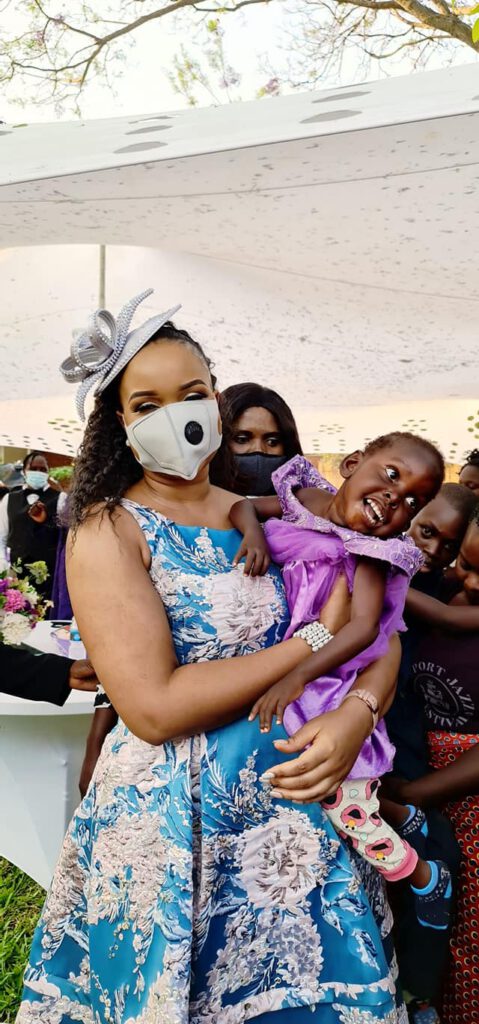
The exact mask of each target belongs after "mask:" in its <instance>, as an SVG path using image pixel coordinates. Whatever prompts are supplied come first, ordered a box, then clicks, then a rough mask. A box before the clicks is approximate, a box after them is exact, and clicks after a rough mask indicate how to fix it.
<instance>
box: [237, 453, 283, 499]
mask: <svg viewBox="0 0 479 1024" xmlns="http://www.w3.org/2000/svg"><path fill="white" fill-rule="evenodd" d="M289 458H290V456H289V455H265V453H264V452H249V453H248V454H247V455H233V460H234V464H235V468H236V471H237V474H238V487H239V488H240V489H241V490H242V491H244V492H245V493H246V494H250V495H251V496H252V497H254V498H263V497H265V496H266V495H268V494H274V493H275V491H274V487H273V484H272V483H271V476H272V474H273V473H274V471H275V470H276V469H279V467H280V466H284V464H285V463H286V462H288V461H289Z"/></svg>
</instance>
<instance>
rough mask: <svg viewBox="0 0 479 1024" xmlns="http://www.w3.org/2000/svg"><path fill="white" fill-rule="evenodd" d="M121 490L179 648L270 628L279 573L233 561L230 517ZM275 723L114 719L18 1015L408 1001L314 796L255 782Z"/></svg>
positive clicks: (162, 1019)
mask: <svg viewBox="0 0 479 1024" xmlns="http://www.w3.org/2000/svg"><path fill="white" fill-rule="evenodd" d="M124 504H125V506H126V507H127V508H128V509H129V511H130V512H131V514H132V515H134V516H135V518H136V520H137V521H138V523H139V525H140V527H141V529H142V531H143V533H144V535H145V537H146V539H147V542H148V544H149V547H150V551H151V556H152V564H151V571H150V573H151V579H152V582H153V584H154V586H155V587H156V589H157V590H158V593H159V594H160V596H161V598H162V600H163V602H164V605H165V608H166V611H167V614H168V618H169V621H170V625H171V630H172V635H173V639H174V642H175V646H176V651H177V655H178V659H179V661H180V662H182V663H186V662H196V661H204V660H208V659H210V658H211V659H217V658H229V657H233V656H234V655H237V654H247V653H250V652H253V651H258V650H261V649H262V648H264V647H267V646H269V645H271V644H274V643H277V642H278V641H279V640H281V637H282V636H283V634H284V631H285V629H286V627H287V623H288V618H287V615H288V613H287V607H286V603H285V598H284V593H283V586H282V582H281V579H280V576H279V574H278V572H277V571H276V570H275V569H272V570H270V572H269V573H268V574H267V575H266V576H265V577H263V578H260V579H251V578H247V577H245V576H244V575H243V572H242V568H241V567H238V568H233V567H232V564H231V563H232V559H233V556H234V554H235V552H236V550H237V548H238V544H239V539H240V538H239V535H238V534H237V533H236V532H235V531H234V530H227V531H221V530H208V529H200V528H196V527H185V526H177V525H175V524H173V523H171V522H170V521H168V520H166V519H165V518H164V517H163V516H161V515H159V514H158V513H154V512H152V511H151V510H148V509H145V508H143V507H141V506H139V505H136V504H134V503H132V502H127V501H126V502H125V503H124ZM119 642H120V638H119ZM225 685H227V683H226V684H225ZM131 686H132V691H133V693H134V688H135V679H134V678H133V679H132V681H131ZM276 732H277V735H280V734H281V735H284V733H283V732H282V730H280V729H277V730H276ZM273 738H274V732H273V733H272V734H270V735H261V734H260V732H259V728H258V725H257V723H253V724H251V723H249V722H248V721H246V720H245V719H242V720H241V721H237V722H235V723H234V724H232V725H229V726H226V727H224V728H222V729H217V730H215V731H213V732H210V733H208V734H207V735H204V734H202V735H199V736H194V737H192V738H189V739H183V740H175V741H170V742H167V743H165V744H164V745H163V746H150V745H149V744H148V743H144V742H143V741H142V740H139V739H137V738H136V737H135V736H133V735H132V733H131V732H129V730H128V729H127V728H126V726H125V725H124V724H123V723H122V722H119V723H118V726H117V727H116V728H115V729H114V731H113V732H112V733H111V734H110V736H109V737H108V738H107V740H106V742H105V745H104V749H103V752H102V755H101V758H100V760H99V762H98V765H97V769H96V771H95V774H94V777H93V781H92V784H91V786H90V789H89V791H88V794H87V796H86V798H85V799H84V800H83V802H82V803H81V805H80V807H79V808H78V811H77V812H76V814H75V816H74V818H73V821H72V823H71V826H70V828H69V831H68V833H67V836H66V839H65V842H64V846H63V850H62V853H61V856H60V860H59V864H58V866H57V869H56V873H55V876H54V879H53V882H52V886H51V890H50V893H49V895H48V897H47V900H46V904H45V907H44V910H43V914H42V917H41V920H40V923H39V925H38V928H37V930H36V933H35V937H34V941H33V946H32V950H31V956H30V962H29V965H28V967H27V970H26V975H25V989H24V995H23V1001H22V1005H21V1009H20V1011H19V1015H18V1018H17V1024H70V1022H74V1021H75V1022H76V1021H80V1022H82V1024H239V1022H243V1021H248V1020H252V1019H255V1020H256V1021H257V1022H258V1024H259V1021H264V1022H265V1024H273V1022H275V1024H296V1022H298V1024H309V1022H310V1021H318V1022H319V1024H340V1022H341V1024H376V1022H377V1021H383V1022H386V1024H397V1022H398V1020H400V1019H402V1018H401V1015H400V1013H399V1015H398V1012H397V1011H396V1008H395V1002H394V983H393V981H392V978H391V975H390V972H389V969H388V966H387V963H386V959H385V956H384V952H383V947H382V944H381V941H380V938H379V933H378V930H377V927H376V924H375V922H374V919H373V916H372V914H371V910H370V908H369V904H368V903H367V901H366V898H365V895H364V890H363V889H362V887H361V884H360V882H359V881H358V878H357V877H356V875H355V874H354V872H353V870H352V868H351V863H350V860H349V858H348V854H347V852H346V850H345V848H344V847H343V845H342V844H341V842H340V841H339V840H338V837H337V835H336V833H335V832H334V830H333V828H332V826H330V824H329V822H328V820H327V818H326V817H325V816H324V814H323V811H322V809H321V807H320V805H319V804H315V805H311V806H307V807H305V808H304V809H299V808H298V807H297V806H296V807H295V806H294V805H292V804H287V803H284V802H282V801H275V800H274V799H272V798H271V796H270V795H269V793H268V791H267V789H266V790H265V789H264V788H263V787H262V786H261V784H260V782H259V776H260V775H261V774H262V773H263V772H264V771H266V770H267V769H268V768H270V767H271V766H272V765H274V764H275V763H277V761H278V755H277V753H276V752H275V750H274V748H273V745H272V739H273ZM294 1008H297V1009H294ZM314 1008H316V1009H315V1010H314ZM311 1010H313V1012H311Z"/></svg>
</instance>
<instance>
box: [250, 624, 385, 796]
mask: <svg viewBox="0 0 479 1024" xmlns="http://www.w3.org/2000/svg"><path fill="white" fill-rule="evenodd" d="M400 663H401V644H400V641H399V637H398V636H397V635H396V634H395V635H394V636H393V637H391V640H390V642H389V651H388V652H387V654H385V655H384V656H383V657H382V658H379V659H378V661H375V662H374V663H373V664H372V665H370V666H369V667H368V668H367V669H365V670H364V672H361V673H360V675H359V676H358V678H357V680H356V682H355V683H354V689H365V690H368V691H369V692H370V693H373V694H374V696H375V697H376V698H377V701H378V705H379V716H380V718H381V717H382V716H383V715H384V714H386V711H388V710H389V708H390V706H391V704H392V702H393V700H394V694H395V692H396V682H397V676H398V672H399V665H400ZM370 732H371V712H370V711H369V708H368V707H367V706H366V705H365V704H363V703H362V702H361V701H359V700H358V701H354V700H346V701H345V702H344V704H342V705H341V707H339V708H338V709H337V711H328V713H327V714H325V715H320V716H319V717H318V718H314V719H312V720H311V721H310V722H308V723H307V724H306V725H304V726H303V727H302V728H301V729H299V730H298V732H297V733H295V734H294V736H291V737H290V738H289V739H287V740H276V742H275V744H274V745H275V747H276V749H277V750H278V751H279V752H280V753H281V754H296V753H298V752H299V751H304V753H300V754H299V757H295V758H294V759H293V760H289V761H284V762H282V763H281V764H278V765H276V767H275V768H274V769H272V771H271V773H268V775H270V774H271V778H270V779H268V781H269V782H270V783H271V785H272V786H273V787H274V790H275V793H277V794H278V796H281V797H283V798H284V799H285V800H294V801H295V802H298V803H313V802H315V801H317V800H323V799H324V797H326V796H329V795H330V794H331V793H335V792H336V790H337V788H338V786H340V785H341V784H342V782H343V781H344V779H345V778H346V777H347V776H348V774H349V772H350V771H351V768H352V766H353V764H354V762H355V761H356V759H357V756H358V754H359V752H360V750H361V747H362V745H363V743H364V741H365V739H367V737H368V736H369V735H370ZM308 744H310V746H309V747H308V749H307V750H304V748H305V747H306V746H308Z"/></svg>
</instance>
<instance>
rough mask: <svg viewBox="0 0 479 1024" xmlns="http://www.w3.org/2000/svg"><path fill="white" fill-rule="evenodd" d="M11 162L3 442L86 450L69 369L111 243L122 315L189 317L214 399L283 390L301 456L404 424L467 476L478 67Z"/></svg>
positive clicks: (83, 132)
mask: <svg viewBox="0 0 479 1024" xmlns="http://www.w3.org/2000/svg"><path fill="white" fill-rule="evenodd" d="M0 147H1V149H0V151H2V150H3V159H2V161H1V165H0V204H1V214H0V216H1V223H2V236H1V237H2V244H3V246H5V249H4V251H3V252H2V253H1V254H0V283H1V286H2V289H1V290H2V305H3V315H2V320H3V321H4V322H3V337H2V339H1V341H0V358H1V365H2V373H1V376H0V444H2V443H3V444H7V443H8V441H9V440H10V442H11V443H15V444H23V443H24V442H25V439H26V440H28V442H29V446H40V447H45V444H44V443H43V441H45V442H46V441H48V445H50V446H52V447H53V448H54V450H56V451H65V453H67V454H69V453H70V451H71V449H72V448H73V449H74V448H75V445H76V443H77V440H78V438H79V437H80V436H81V435H80V431H79V430H78V427H75V425H74V424H73V423H72V422H71V421H72V420H73V418H74V404H73V396H72V394H71V390H70V389H69V388H68V386H67V385H64V384H63V383H62V382H61V380H60V378H59V375H58V371H57V366H58V363H59V362H60V360H61V359H62V358H63V357H64V355H65V352H66V350H67V348H68V345H69V330H70V327H78V326H82V325H83V323H84V322H85V318H86V315H87V313H88V311H89V310H90V309H91V308H92V306H93V307H94V306H95V305H96V298H95V290H96V273H97V270H96V261H97V255H96V250H95V248H94V247H95V246H97V245H98V244H100V243H106V244H107V245H108V246H109V249H108V256H107V265H108V274H107V302H106V305H107V307H108V308H109V309H111V310H112V312H114V313H115V312H117V311H118V309H119V307H120V305H121V304H122V303H123V302H124V301H125V300H126V299H127V298H129V297H130V296H131V295H133V294H135V292H137V291H140V290H142V289H143V288H144V287H148V286H150V285H151V286H153V287H155V295H154V296H153V297H152V298H151V299H150V300H149V301H148V303H146V304H145V306H144V313H145V315H148V314H149V313H151V312H153V311H154V310H158V309H161V308H163V307H165V306H169V305H172V304H173V303H175V302H177V301H180V302H182V303H183V310H182V312H181V314H179V315H178V317H177V321H178V322H179V323H182V324H185V325H186V326H188V328H189V329H191V330H192V332H194V333H196V335H197V336H198V337H199V339H200V340H201V341H202V342H203V343H204V344H205V347H206V348H207V350H208V352H209V353H210V354H211V355H212V356H213V358H214V359H215V361H216V366H217V372H218V376H219V379H220V384H221V385H222V386H225V385H227V384H230V383H233V382H235V381H239V380H245V379H253V380H258V381H260V382H262V383H268V384H270V386H272V387H274V388H276V389H277V390H278V391H280V393H281V394H283V395H284V397H285V398H286V399H287V400H289V402H290V403H291V405H292V407H293V409H294V412H295V414H296V415H297V418H298V423H299V426H300V430H301V433H302V436H303V440H304V443H305V447H306V448H307V449H308V450H309V451H314V450H318V451H320V450H323V451H344V450H348V449H350V448H353V447H356V446H357V445H358V444H359V443H361V442H362V441H363V440H364V439H365V438H366V437H370V436H374V435H375V434H377V433H378V432H380V431H381V430H387V429H394V428H401V427H402V428H403V429H404V428H405V427H407V426H409V427H413V428H414V429H416V430H419V431H421V432H423V433H425V434H427V435H428V436H429V437H431V439H432V440H436V441H437V442H438V443H439V444H440V445H441V446H442V447H443V450H444V452H445V454H446V456H447V457H448V458H450V459H451V461H456V460H457V459H460V458H462V455H463V453H464V451H465V450H466V449H467V448H470V447H471V446H472V444H473V443H474V442H475V440H476V437H479V427H478V426H476V423H477V422H478V421H479V414H478V408H479V401H478V398H479V386H478V381H477V374H476V365H477V342H476V336H477V310H478V303H479V297H478V295H477V287H476V268H477V265H478V249H479V231H478V230H477V229H478V227H479V203H478V202H477V174H478V164H479V75H478V70H477V65H470V66H465V67H459V68H454V69H450V70H445V71H441V72H432V73H428V74H423V75H415V76H410V77H408V78H396V79H390V80H387V81H384V82H380V83H374V84H365V85H362V86H358V87H354V88H351V89H342V90H337V91H333V90H328V91H325V92H318V93H305V94H301V95H299V94H295V95H292V96H287V97H282V98H277V99H273V100H268V101H266V100H263V101H258V102H255V103H250V104H234V105H231V106H225V107H219V108H207V109H199V110H186V111H180V112H176V113H172V114H168V115H164V114H161V115H158V116H157V117H152V116H149V117H141V116H139V117H130V118H115V119H110V120H107V121H93V122H75V123H71V124H69V123H58V124H51V125H45V124H38V125H30V126H24V127H21V126H18V127H9V126H1V128H0ZM79 243H81V246H83V248H81V247H77V246H78V244H79ZM32 246H35V247H40V248H38V249H32V248H29V249H26V248H19V247H32ZM45 246H47V247H48V248H44V247H45ZM64 246H68V248H67V249H64V248H63V247H64ZM56 247H57V248H56ZM32 294H34V296H35V298H34V300H33V301H32ZM67 296H68V298H67ZM67 307H68V308H67ZM47 399H48V401H47ZM27 410H28V412H27ZM48 421H56V423H57V426H56V427H55V426H53V425H52V423H51V422H50V423H49V422H48ZM60 423H63V424H66V425H67V426H66V427H64V428H62V427H59V424H60ZM52 435H53V439H55V445H53V440H52ZM42 439H43V440H42Z"/></svg>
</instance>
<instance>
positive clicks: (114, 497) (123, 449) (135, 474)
mask: <svg viewBox="0 0 479 1024" xmlns="http://www.w3.org/2000/svg"><path fill="white" fill-rule="evenodd" d="M154 341H161V342H163V341H166V342H176V343H177V344H180V345H188V346H189V347H190V348H192V349H193V350H194V352H196V353H197V355H198V356H199V357H200V359H201V360H202V361H203V362H204V364H205V365H206V366H207V367H208V370H209V371H210V374H211V380H212V383H213V387H215V385H216V377H215V376H214V375H213V373H212V372H211V371H212V367H213V363H212V362H211V360H210V359H208V357H207V356H206V355H205V353H204V352H203V349H202V347H201V345H200V344H199V343H198V342H197V341H195V340H194V339H193V338H192V337H191V336H190V335H189V334H188V332H187V331H182V330H180V329H179V328H177V327H175V325H174V324H173V323H171V322H170V321H167V323H165V324H163V326H162V327H161V328H160V330H159V331H157V333H156V334H154V335H153V337H152V338H151V339H150V341H149V342H148V343H147V344H149V345H150V344H152V342H154ZM145 347H146V346H145ZM120 380H121V375H120V376H119V377H118V379H117V380H114V381H113V382H112V384H111V385H110V386H109V387H108V388H106V389H105V391H103V392H101V393H100V394H98V395H97V396H96V400H95V407H94V409H93V412H92V413H91V415H90V417H89V419H88V423H87V426H86V430H85V434H84V437H83V443H82V445H81V448H80V451H79V453H78V458H77V460H76V463H75V472H74V476H73V482H72V487H71V491H70V496H69V497H70V501H69V504H70V526H71V528H72V529H73V532H75V531H76V529H77V528H78V526H79V525H80V523H83V522H84V521H85V519H87V518H88V516H89V515H91V514H92V510H93V509H94V507H95V505H98V504H99V503H101V504H104V505H105V508H106V510H107V511H108V512H109V514H110V515H111V514H112V513H113V512H114V510H115V509H116V508H117V506H118V505H119V504H120V502H121V499H122V497H123V495H124V494H125V492H126V491H127V490H128V488H129V487H131V486H132V485H133V484H135V483H136V482H137V481H138V480H141V477H142V475H143V469H142V467H141V466H140V464H139V462H137V461H136V459H135V457H134V455H133V454H132V451H131V449H130V448H129V447H128V446H127V444H126V443H125V442H126V436H125V431H124V429H123V427H122V425H121V423H120V421H119V419H118V416H117V412H118V410H119V408H120V401H119V384H120Z"/></svg>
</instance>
